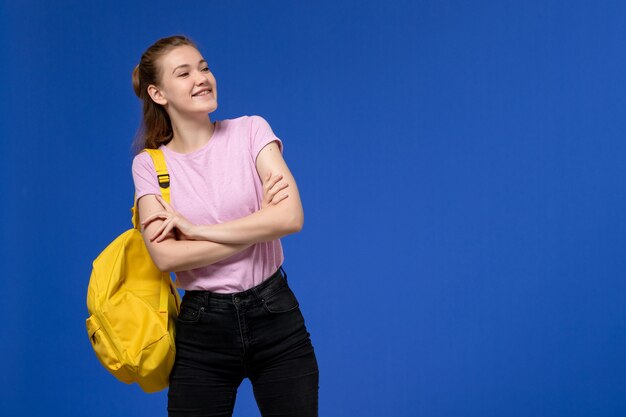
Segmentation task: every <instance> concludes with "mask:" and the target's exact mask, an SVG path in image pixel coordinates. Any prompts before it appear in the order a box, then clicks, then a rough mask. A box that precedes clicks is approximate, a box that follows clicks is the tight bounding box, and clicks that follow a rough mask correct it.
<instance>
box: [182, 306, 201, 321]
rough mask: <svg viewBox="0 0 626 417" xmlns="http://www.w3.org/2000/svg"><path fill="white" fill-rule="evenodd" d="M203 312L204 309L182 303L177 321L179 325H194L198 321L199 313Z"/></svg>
mask: <svg viewBox="0 0 626 417" xmlns="http://www.w3.org/2000/svg"><path fill="white" fill-rule="evenodd" d="M203 311H204V307H199V306H197V305H193V304H191V303H189V304H185V303H183V304H182V305H181V306H180V313H179V314H178V321H179V322H181V323H196V322H197V321H198V320H199V319H200V313H202V312H203Z"/></svg>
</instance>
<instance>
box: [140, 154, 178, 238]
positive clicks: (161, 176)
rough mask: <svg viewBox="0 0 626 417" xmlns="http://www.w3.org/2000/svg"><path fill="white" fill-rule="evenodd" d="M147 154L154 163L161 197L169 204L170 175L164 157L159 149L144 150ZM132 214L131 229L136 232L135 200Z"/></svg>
mask: <svg viewBox="0 0 626 417" xmlns="http://www.w3.org/2000/svg"><path fill="white" fill-rule="evenodd" d="M144 151H145V152H148V154H149V155H150V157H151V158H152V162H153V163H154V169H155V170H156V173H157V179H158V180H159V187H160V189H161V196H162V197H163V199H164V200H165V201H167V202H168V203H169V202H170V174H169V173H168V172H167V165H166V163H165V157H164V156H163V151H161V150H160V149H148V148H146V149H144ZM135 197H136V196H135ZM131 212H132V213H133V227H134V228H135V229H137V230H139V229H140V227H139V210H138V209H137V198H135V200H134V204H133V207H132V208H131Z"/></svg>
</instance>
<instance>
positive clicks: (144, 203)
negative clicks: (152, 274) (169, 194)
mask: <svg viewBox="0 0 626 417" xmlns="http://www.w3.org/2000/svg"><path fill="white" fill-rule="evenodd" d="M137 204H138V206H137V208H138V210H139V218H140V219H145V218H147V217H149V216H150V215H152V214H153V213H156V212H159V211H162V210H163V206H162V205H161V203H159V201H158V200H157V198H156V196H155V195H152V194H149V195H145V196H143V197H141V198H140V199H139V201H138V202H137ZM161 223H163V221H162V220H155V221H153V222H150V223H149V224H148V225H146V226H145V227H142V230H141V232H142V235H143V240H144V242H145V243H146V247H147V248H148V252H149V253H150V256H151V258H152V260H153V261H154V263H155V264H156V266H157V268H159V269H160V270H161V271H163V272H176V271H186V270H189V269H194V268H200V267H202V266H207V265H211V264H213V263H215V262H218V261H221V260H222V259H225V258H228V257H230V256H233V255H235V254H237V253H239V252H241V251H243V250H245V249H247V248H248V247H250V246H251V244H224V243H217V242H210V241H200V240H198V241H195V240H176V237H175V236H174V232H173V231H172V232H169V233H167V235H166V237H165V239H164V240H162V241H160V242H156V241H153V240H151V239H150V236H152V234H153V233H154V232H155V231H156V230H157V229H158V228H159V227H160V225H161Z"/></svg>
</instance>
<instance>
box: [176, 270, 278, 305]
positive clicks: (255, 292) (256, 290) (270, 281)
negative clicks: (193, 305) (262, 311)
mask: <svg viewBox="0 0 626 417" xmlns="http://www.w3.org/2000/svg"><path fill="white" fill-rule="evenodd" d="M285 285H287V273H286V272H285V270H284V269H283V267H282V265H281V266H280V267H279V268H278V269H277V270H276V272H274V274H272V275H271V276H270V277H269V278H267V279H266V280H265V281H263V282H262V283H260V284H258V285H256V286H254V287H252V288H250V289H247V290H245V291H240V292H233V293H228V294H225V293H218V292H213V291H207V290H187V291H185V295H184V297H183V298H184V299H186V300H187V301H191V300H197V301H200V302H204V303H206V304H208V303H209V301H210V300H211V299H215V300H229V301H232V302H234V303H235V304H238V303H240V302H248V301H253V300H263V299H264V298H267V297H269V296H270V295H271V294H273V293H275V292H276V291H278V290H279V289H280V288H282V287H283V286H285Z"/></svg>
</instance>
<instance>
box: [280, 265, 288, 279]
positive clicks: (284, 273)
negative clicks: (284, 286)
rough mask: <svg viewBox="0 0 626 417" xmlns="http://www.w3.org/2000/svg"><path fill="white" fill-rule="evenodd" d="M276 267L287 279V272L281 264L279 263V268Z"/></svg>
mask: <svg viewBox="0 0 626 417" xmlns="http://www.w3.org/2000/svg"><path fill="white" fill-rule="evenodd" d="M278 269H279V270H281V271H283V276H284V277H285V281H287V273H286V272H285V269H284V268H283V266H282V265H281V266H280V268H278Z"/></svg>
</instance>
